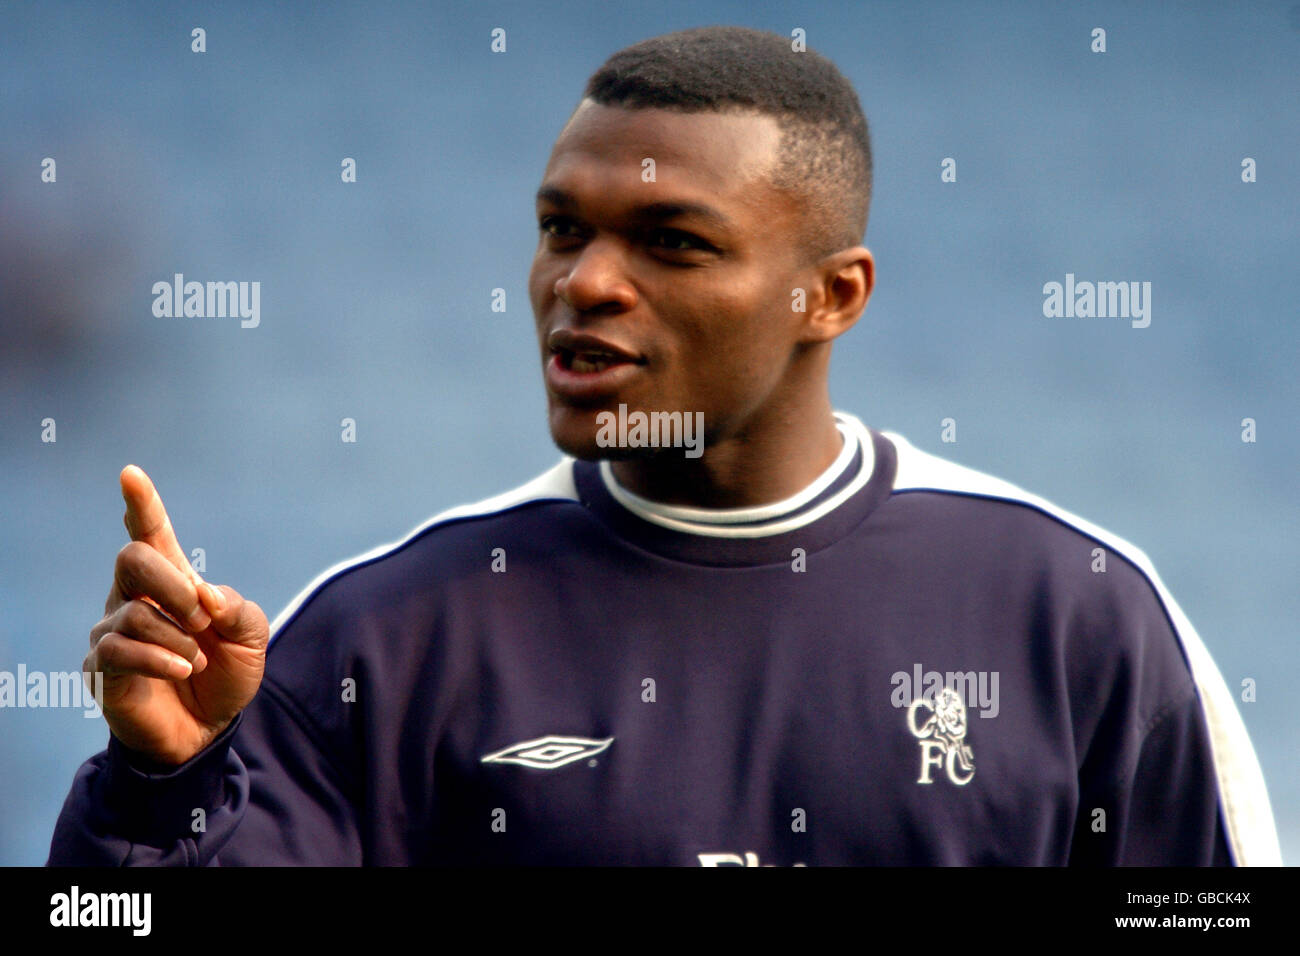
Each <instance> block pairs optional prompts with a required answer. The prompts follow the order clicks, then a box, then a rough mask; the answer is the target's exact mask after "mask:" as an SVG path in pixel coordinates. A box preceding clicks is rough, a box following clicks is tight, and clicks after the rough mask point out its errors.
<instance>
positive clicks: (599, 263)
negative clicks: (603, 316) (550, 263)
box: [554, 241, 637, 312]
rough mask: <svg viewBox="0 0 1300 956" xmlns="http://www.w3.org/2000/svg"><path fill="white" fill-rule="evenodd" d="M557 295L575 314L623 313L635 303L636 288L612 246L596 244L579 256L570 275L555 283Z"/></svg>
mask: <svg viewBox="0 0 1300 956" xmlns="http://www.w3.org/2000/svg"><path fill="white" fill-rule="evenodd" d="M554 292H555V294H556V295H557V296H558V297H559V298H560V299H562V300H563V301H564V302H566V303H568V305H569V306H570V307H571V308H572V309H573V310H574V311H575V312H595V311H602V310H603V311H610V312H621V311H626V310H628V309H631V308H632V307H633V306H634V305H635V304H636V295H637V294H636V289H635V288H634V287H633V286H632V284H631V283H630V282H628V281H627V277H626V275H625V273H624V269H623V258H622V256H621V255H620V254H619V252H618V250H617V249H616V248H615V247H614V245H613V243H609V242H604V243H602V242H600V241H594V242H591V243H588V244H587V246H586V247H585V248H584V249H583V250H582V251H581V252H580V253H579V254H578V257H577V259H575V260H574V262H573V268H571V269H570V270H569V272H568V274H567V275H563V276H561V277H560V278H558V279H556V280H555V287H554Z"/></svg>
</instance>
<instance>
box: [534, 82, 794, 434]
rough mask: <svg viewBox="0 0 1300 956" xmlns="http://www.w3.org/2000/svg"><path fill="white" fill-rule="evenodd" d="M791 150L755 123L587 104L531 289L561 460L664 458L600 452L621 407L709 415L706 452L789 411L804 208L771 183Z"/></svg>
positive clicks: (548, 201) (559, 168) (555, 186)
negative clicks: (602, 418) (607, 424)
mask: <svg viewBox="0 0 1300 956" xmlns="http://www.w3.org/2000/svg"><path fill="white" fill-rule="evenodd" d="M779 143H780V128H779V126H778V125H777V123H776V121H775V120H774V119H773V118H771V117H768V116H764V115H762V114H757V113H751V112H745V113H728V114H718V113H678V112H673V111H668V110H660V109H643V110H628V109H621V108H617V107H606V106H601V105H598V104H596V103H594V102H592V101H590V100H587V101H584V102H583V103H582V104H581V105H580V106H579V108H578V110H577V111H576V112H575V114H574V116H573V117H572V118H571V120H570V121H569V123H568V125H567V126H565V128H564V130H563V131H562V132H561V133H560V136H559V138H558V139H557V141H556V143H555V146H554V149H553V150H552V152H551V157H550V161H549V162H548V163H547V166H546V171H545V173H544V174H543V178H542V184H541V188H540V189H539V191H538V200H537V218H538V224H539V227H540V240H539V242H538V246H537V254H536V256H535V257H534V259H533V265H532V270H531V272H530V275H529V283H528V289H529V297H530V299H531V301H532V305H533V314H534V316H535V318H536V323H537V333H538V339H539V343H540V346H541V356H542V362H543V368H544V374H545V380H546V393H547V406H548V415H549V420H550V428H551V435H552V437H553V438H554V439H555V442H556V444H557V445H559V446H560V448H561V449H563V450H564V451H566V452H568V453H569V454H571V455H574V456H576V457H579V458H587V459H595V458H618V457H630V456H631V455H634V454H647V453H648V454H655V453H660V454H662V453H664V452H665V450H663V449H622V450H620V449H615V448H608V447H601V446H600V445H598V444H597V442H596V433H597V431H598V429H599V423H598V422H597V419H596V416H597V414H598V413H600V412H602V411H609V412H615V413H616V412H617V410H618V406H619V405H620V404H625V405H627V411H628V412H629V413H631V412H634V411H643V412H646V413H647V414H648V413H650V412H655V411H660V412H674V411H677V412H682V413H690V414H692V415H693V414H694V413H696V412H702V413H703V416H704V418H703V421H704V429H705V449H706V451H705V454H706V455H707V449H708V448H709V447H710V446H711V445H712V444H713V443H715V442H717V441H719V440H722V439H724V438H726V437H727V436H732V435H738V434H741V433H743V432H744V430H745V429H746V428H747V427H753V426H755V425H756V423H757V421H758V420H759V419H760V418H761V416H763V415H770V414H777V415H779V414H780V413H781V410H780V405H781V403H782V402H786V401H789V400H790V398H791V396H790V395H789V394H788V386H789V382H788V381H787V378H788V377H789V375H790V371H789V370H790V367H791V364H792V356H793V354H794V353H795V352H796V350H797V349H798V348H799V347H800V343H801V341H803V340H804V339H806V338H807V328H806V325H807V322H806V316H805V315H804V314H801V313H798V312H795V311H794V310H793V309H792V308H791V294H792V289H794V288H795V287H796V286H797V285H799V282H798V281H796V280H797V279H798V278H799V276H800V275H801V273H800V272H799V269H800V268H806V264H804V263H802V262H801V261H800V256H799V252H798V249H797V248H796V246H797V243H796V242H795V238H794V237H795V236H797V235H798V234H799V229H798V224H799V217H800V215H801V206H802V203H801V202H800V201H799V200H798V198H797V197H793V196H791V195H789V194H787V193H784V192H781V191H779V190H777V189H775V188H773V187H771V186H770V185H769V184H768V174H769V172H770V170H771V169H772V168H773V166H774V164H775V162H776V160H777V155H778V154H777V150H778V146H779ZM646 160H653V175H651V170H650V164H649V163H648V162H646ZM647 180H650V181H647ZM803 275H804V278H805V279H807V275H806V273H804V274H803ZM805 284H806V283H805ZM668 451H670V452H671V451H676V453H677V454H680V449H676V450H673V449H669V450H668Z"/></svg>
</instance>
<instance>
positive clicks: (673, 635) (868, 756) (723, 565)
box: [50, 28, 1278, 865]
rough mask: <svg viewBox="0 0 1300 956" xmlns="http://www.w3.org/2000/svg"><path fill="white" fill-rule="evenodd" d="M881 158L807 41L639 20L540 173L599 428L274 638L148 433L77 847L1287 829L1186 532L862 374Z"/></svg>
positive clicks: (540, 267)
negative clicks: (166, 488)
mask: <svg viewBox="0 0 1300 956" xmlns="http://www.w3.org/2000/svg"><path fill="white" fill-rule="evenodd" d="M870 176H871V157H870V146H869V140H868V137H867V125H866V121H865V119H864V118H863V116H862V112H861V108H860V106H859V104H858V100H857V96H856V94H855V93H854V92H853V90H852V88H851V86H850V85H849V84H848V82H847V81H846V80H845V79H844V78H843V76H841V75H840V73H839V71H838V70H836V68H835V67H834V66H833V65H832V64H831V63H830V62H829V61H827V60H825V59H823V58H821V57H820V56H818V55H817V54H815V53H812V52H802V51H795V50H792V49H791V47H790V45H789V43H788V42H787V41H786V40H784V39H783V38H781V37H778V36H774V35H770V34H764V33H759V32H757V31H752V30H746V29H740V28H707V29H699V30H689V31H684V32H681V33H676V34H670V35H668V36H664V37H658V38H655V39H652V40H649V41H646V42H644V43H641V44H637V45H635V46H633V47H630V48H628V49H626V50H623V51H620V52H619V53H617V54H615V55H614V56H613V57H611V58H610V60H608V61H607V62H606V63H605V65H604V66H602V67H601V69H600V70H598V71H597V73H596V74H594V75H593V77H592V78H591V80H590V81H589V82H588V85H587V89H586V93H585V96H584V98H583V100H582V101H581V102H580V104H579V105H578V107H577V109H576V110H575V111H574V113H573V114H572V116H571V117H570V118H569V121H568V123H567V125H566V126H565V127H564V129H563V130H562V131H561V133H560V135H559V138H558V139H557V141H556V143H555V146H554V149H553V151H552V154H551V157H550V160H549V162H548V164H547V167H546V170H545V172H544V174H543V178H542V183H541V187H540V189H539V190H538V194H537V215H538V223H539V227H540V230H541V237H540V241H539V245H538V250H537V254H536V257H535V259H534V262H533V266H532V272H531V276H530V281H529V289H530V296H531V299H532V304H533V309H534V313H535V317H536V323H537V332H538V338H539V344H540V349H541V356H542V361H543V364H544V374H545V379H546V386H547V401H548V412H549V424H550V429H551V434H552V436H553V437H554V439H555V441H556V443H557V444H558V445H559V447H560V448H561V449H562V450H563V451H564V452H566V453H567V454H566V456H565V457H564V459H563V460H562V461H561V462H560V463H559V464H558V465H556V466H555V467H554V468H552V469H550V470H549V471H547V472H546V473H544V474H542V475H541V476H539V477H537V478H536V479H535V480H533V481H531V482H529V483H528V484H526V485H524V486H523V487H521V488H518V489H516V490H515V491H513V492H508V493H506V494H504V495H501V496H499V497H496V498H492V499H489V500H487V501H484V502H480V503H479V504H477V505H472V506H468V507H463V508H459V509H455V510H453V511H449V512H446V513H444V514H442V515H439V516H437V517H436V518H434V519H432V520H431V521H430V522H428V523H427V524H425V525H424V526H422V527H421V528H419V529H417V530H416V531H415V532H414V533H413V534H412V535H411V536H409V537H408V538H407V539H405V540H404V541H402V542H399V543H397V544H395V545H392V546H389V547H385V548H380V549H377V550H375V551H372V552H370V553H369V554H366V555H363V556H361V557H360V558H358V559H356V560H354V561H351V562H348V563H346V564H344V565H340V566H338V567H336V568H334V569H331V570H330V571H328V572H326V573H325V574H324V575H322V576H321V577H320V578H318V579H317V581H315V582H314V583H313V584H312V585H311V586H310V587H308V588H307V589H306V590H305V591H304V592H303V593H302V594H301V595H299V597H298V598H297V599H295V600H294V601H293V603H292V604H291V605H290V606H289V607H288V608H287V609H285V611H284V612H283V613H281V615H280V616H279V617H278V618H277V619H276V621H275V623H274V625H273V626H272V627H270V628H269V631H270V633H271V634H272V635H273V636H272V638H271V639H270V642H269V652H268V625H267V623H266V618H265V616H264V615H263V614H262V613H261V611H260V610H259V609H258V608H257V607H256V606H255V605H253V604H251V603H249V602H246V601H244V600H243V598H242V597H241V596H240V595H239V594H238V593H237V592H235V591H234V590H233V589H232V588H229V587H222V588H213V587H212V586H211V585H208V584H206V583H204V582H202V581H200V580H199V578H198V576H197V575H196V574H195V573H194V572H193V571H192V570H191V569H190V567H189V565H188V563H187V562H186V560H185V552H184V551H183V549H181V547H180V546H179V544H178V543H177V542H176V539H175V536H174V534H173V532H172V529H171V524H170V522H169V520H168V518H167V515H166V512H165V510H164V508H163V505H162V502H161V500H160V499H159V497H158V495H157V493H156V492H155V491H154V489H153V487H152V485H151V483H150V482H149V480H148V478H147V477H146V476H145V475H144V474H143V472H141V471H139V470H138V469H135V468H128V469H127V470H126V471H124V472H123V475H122V487H123V494H124V497H125V499H126V502H127V513H126V524H127V529H128V531H129V532H130V534H131V537H132V539H133V540H132V543H131V544H129V545H127V547H126V548H124V549H123V551H122V552H121V553H120V554H119V556H118V559H117V565H116V571H115V576H114V585H113V590H112V592H111V594H110V597H109V601H108V606H107V609H106V616H105V617H104V619H103V620H102V621H101V622H100V623H99V624H98V625H96V627H95V628H94V629H93V630H92V632H91V645H92V646H91V652H90V654H89V656H88V657H87V660H86V664H85V669H86V670H89V671H98V670H103V671H104V672H105V674H106V679H105V700H104V711H105V715H106V717H107V719H108V723H109V726H110V729H111V731H112V736H111V738H110V743H109V747H108V749H107V750H106V751H105V752H104V753H101V754H99V755H97V756H96V757H94V758H92V759H91V760H90V761H88V762H87V763H86V764H85V765H84V766H83V767H82V768H81V770H80V771H79V773H78V775H77V778H76V780H75V782H74V785H73V790H72V793H71V794H70V796H69V798H68V800H67V803H66V804H65V807H64V810H63V813H62V815H61V816H60V819H59V822H58V824H57V826H56V830H55V834H54V839H53V844H52V848H51V855H50V861H51V862H52V863H56V864H61V863H100V864H113V865H118V864H123V863H168V864H210V863H214V862H216V863H222V864H227V865H228V864H252V863H275V864H283V863H310V864H416V863H455V864H459V863H593V864H624V863H633V864H696V865H698V864H705V865H735V864H739V865H762V864H783V865H799V864H807V865H812V864H1048V865H1063V864H1129V863H1139V864H1171V865H1172V864H1179V865H1181V864H1192V865H1206V864H1230V863H1238V864H1242V863H1272V862H1277V859H1278V850H1277V839H1276V835H1275V833H1274V830H1273V822H1272V817H1271V812H1270V810H1269V806H1268V798H1267V795H1266V793H1265V790H1264V785H1263V780H1262V776H1261V774H1260V772H1259V767H1258V764H1257V762H1256V759H1255V755H1254V753H1253V751H1252V749H1251V746H1250V742H1249V740H1248V739H1247V737H1246V734H1245V730H1244V727H1243V725H1242V723H1241V720H1240V718H1239V716H1238V715H1237V713H1236V711H1235V708H1234V705H1233V702H1232V700H1231V697H1230V696H1229V694H1228V692H1227V690H1226V687H1225V685H1224V683H1223V680H1222V678H1221V677H1220V675H1219V674H1218V673H1217V671H1216V670H1215V667H1214V664H1213V663H1212V661H1211V660H1210V658H1209V657H1208V655H1207V653H1206V651H1205V649H1204V646H1203V645H1202V644H1201V642H1200V640H1199V638H1198V637H1197V635H1196V633H1195V631H1194V630H1193V629H1192V627H1191V625H1190V624H1189V623H1188V622H1187V620H1186V618H1185V617H1184V616H1183V614H1182V612H1181V611H1180V610H1179V609H1178V607H1177V605H1176V604H1175V603H1174V601H1173V599H1172V598H1171V597H1170V596H1169V595H1168V594H1167V593H1166V591H1165V590H1164V588H1163V586H1162V585H1161V583H1160V581H1159V579H1158V578H1157V577H1156V575H1155V572H1154V570H1153V569H1152V568H1151V566H1150V563H1149V562H1148V561H1147V559H1146V557H1145V556H1144V555H1143V554H1142V553H1141V552H1140V551H1138V550H1137V549H1135V548H1133V547H1132V546H1131V545H1129V544H1127V543H1126V542H1123V541H1121V540H1119V539H1117V538H1115V537H1114V536H1113V535H1110V534H1109V533H1107V532H1105V531H1103V530H1101V529H1099V528H1096V527H1094V526H1093V525H1091V524H1089V523H1087V522H1085V521H1083V520H1082V519H1079V518H1076V517H1074V516H1072V515H1069V514H1067V513H1065V512H1063V511H1061V510H1060V509H1058V508H1056V507H1055V506H1053V505H1051V504H1050V503H1048V502H1045V501H1042V500H1041V499H1039V498H1036V497H1034V496H1032V495H1029V494H1027V493H1026V492H1024V491H1022V490H1020V489H1018V488H1016V487H1014V486H1012V485H1009V484H1007V483H1005V482H1002V481H999V480H998V479H995V478H992V477H989V476H987V475H983V474H980V473H978V472H974V471H971V470H969V469H966V468H963V467H960V466H957V465H955V464H951V463H948V462H945V461H942V460H940V459H938V458H935V457H933V456H930V455H928V454H926V453H924V452H921V451H919V450H918V449H916V448H914V447H913V446H912V445H910V444H909V443H908V442H907V441H906V440H904V439H903V438H902V436H899V435H896V434H893V433H885V432H881V431H877V430H875V429H871V428H868V427H866V426H864V425H863V424H862V423H861V422H860V421H858V420H857V419H856V418H854V417H853V416H851V415H847V414H843V413H837V412H835V411H833V410H832V407H831V404H830V401H829V398H828V391H827V377H828V368H829V359H830V351H831V344H832V342H833V340H834V339H835V338H836V337H838V336H839V335H841V334H842V333H843V332H845V331H846V330H847V329H848V328H849V327H850V326H852V325H853V323H854V322H855V321H856V320H857V318H858V316H859V315H860V314H861V312H862V310H863V308H864V307H865V305H866V302H867V298H868V297H869V295H870V293H871V289H872V286H873V283H874V264H873V261H872V257H871V253H870V252H869V251H868V250H867V249H866V248H864V247H863V246H861V245H860V244H859V243H860V241H861V239H862V236H863V234H864V231H865V227H866V219H867V205H868V199H869V194H870ZM1099 561H1100V562H1102V563H1101V565H1100V566H1101V567H1104V571H1103V572H1100V573H1099V572H1098V570H1097V569H1098V566H1099V564H1098V563H1099Z"/></svg>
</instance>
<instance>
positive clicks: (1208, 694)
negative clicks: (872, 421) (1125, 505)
mask: <svg viewBox="0 0 1300 956" xmlns="http://www.w3.org/2000/svg"><path fill="white" fill-rule="evenodd" d="M884 435H885V437H886V438H888V439H889V440H890V441H891V442H893V443H894V447H895V448H896V449H897V451H898V474H897V477H896V478H895V481H894V491H896V492H898V491H906V490H908V489H913V490H922V489H932V490H934V491H953V492H960V493H967V494H973V495H980V496H983V497H989V498H1004V499H1007V500H1010V501H1017V502H1022V503H1024V504H1029V505H1033V506H1034V507H1036V508H1039V509H1041V510H1042V511H1045V512H1046V513H1048V514H1050V515H1052V516H1053V517H1056V518H1059V519H1060V520H1061V521H1064V522H1065V523H1066V524H1069V525H1071V526H1073V527H1075V528H1077V529H1079V530H1080V531H1082V532H1084V533H1085V534H1087V535H1090V536H1091V537H1094V538H1096V539H1097V540H1098V541H1101V542H1103V543H1105V544H1106V546H1107V547H1109V548H1110V549H1111V550H1112V551H1115V552H1117V553H1119V554H1121V555H1123V556H1124V557H1125V558H1127V559H1128V560H1130V561H1132V562H1133V564H1135V565H1136V566H1137V567H1138V568H1140V569H1141V570H1142V573H1143V574H1145V575H1146V576H1147V579H1148V580H1149V581H1150V582H1151V584H1152V586H1153V587H1154V588H1155V590H1156V593H1157V594H1158V595H1159V597H1160V600H1161V602H1163V604H1164V606H1165V611H1166V612H1167V613H1168V614H1169V618H1170V620H1171V621H1173V624H1174V633H1175V634H1176V635H1177V637H1178V639H1179V640H1180V641H1181V642H1182V645H1183V648H1184V649H1185V650H1186V652H1187V659H1188V662H1189V663H1190V665H1191V669H1192V680H1193V681H1194V682H1195V684H1196V687H1197V690H1198V691H1199V696H1200V699H1201V706H1202V708H1203V709H1204V711H1205V720H1206V724H1207V725H1208V727H1209V731H1210V749H1211V752H1212V754H1213V758H1214V769H1215V774H1216V776H1217V777H1218V780H1219V797H1220V802H1221V805H1222V807H1223V815H1224V819H1225V820H1226V821H1227V828H1228V833H1227V836H1228V848H1229V849H1230V850H1231V851H1232V855H1233V859H1234V860H1235V862H1236V863H1237V865H1238V866H1281V865H1282V850H1281V847H1280V845H1279V843H1278V838H1277V829H1276V826H1275V824H1274V822H1273V810H1272V807H1271V806H1270V804H1269V799H1268V790H1267V788H1266V787H1265V785H1264V773H1263V771H1262V770H1261V769H1260V766H1259V758H1258V757H1257V756H1256V754H1255V749H1254V747H1253V746H1251V742H1250V736H1249V735H1248V734H1247V733H1246V725H1245V723H1244V722H1243V721H1242V719H1241V714H1240V713H1239V712H1238V711H1237V707H1236V704H1235V703H1234V701H1233V699H1232V694H1231V693H1230V692H1229V690H1228V686H1227V684H1226V683H1224V680H1223V675H1222V674H1220V673H1219V669H1218V667H1217V666H1215V663H1214V660H1213V658H1211V656H1210V652H1209V650H1208V649H1207V648H1206V647H1205V644H1204V642H1203V641H1202V640H1201V638H1200V635H1198V634H1197V633H1196V629H1195V628H1194V627H1192V622H1191V621H1189V620H1188V619H1187V615H1186V614H1184V613H1183V610H1182V608H1180V607H1179V606H1178V603H1177V602H1176V601H1175V600H1174V598H1173V595H1171V594H1170V593H1169V591H1168V590H1166V588H1165V585H1164V582H1162V581H1161V580H1160V576H1159V575H1158V574H1156V569H1155V567H1154V566H1153V565H1152V564H1151V559H1150V558H1148V557H1147V556H1146V554H1145V553H1143V551H1142V550H1141V549H1140V548H1138V547H1137V546H1135V545H1133V544H1131V543H1129V542H1128V541H1125V540H1124V539H1123V538H1120V537H1118V536H1116V535H1114V534H1111V533H1110V532H1109V531H1106V530H1105V529H1103V528H1099V527H1097V525H1095V524H1092V523H1091V522H1089V521H1085V520H1084V519H1083V518H1080V517H1079V516H1078V515H1075V514H1071V513H1070V512H1068V511H1065V510H1064V509H1062V508H1058V507H1057V506H1056V505H1054V504H1052V503H1051V502H1050V501H1046V500H1045V499H1043V498H1040V497H1038V496H1037V495H1032V494H1030V493H1029V492H1027V491H1025V490H1024V489H1022V488H1019V487H1017V486H1016V485H1013V484H1011V483H1010V482H1007V481H1003V480H1002V479H1001V478H995V477H993V476H992V475H987V474H985V473H984V472H981V471H976V470H975V469H973V468H967V467H965V466H964V465H958V464H956V463H955V462H950V461H947V460H945V459H943V458H939V457H937V456H935V455H931V454H930V453H928V452H925V451H921V450H920V449H919V448H916V447H915V446H913V445H912V444H911V443H910V442H908V441H907V439H906V438H904V437H903V436H902V435H899V434H897V433H896V432H890V431H886V432H884Z"/></svg>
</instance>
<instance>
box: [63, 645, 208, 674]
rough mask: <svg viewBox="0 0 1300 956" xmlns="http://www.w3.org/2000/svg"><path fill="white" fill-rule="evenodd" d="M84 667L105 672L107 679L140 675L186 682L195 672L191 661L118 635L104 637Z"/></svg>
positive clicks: (156, 646) (92, 670)
mask: <svg viewBox="0 0 1300 956" xmlns="http://www.w3.org/2000/svg"><path fill="white" fill-rule="evenodd" d="M82 666H83V667H85V668H86V669H87V670H88V671H90V672H91V673H94V672H95V671H103V673H104V674H105V676H110V675H111V676H117V675H120V674H138V675H140V676H141V677H157V678H159V679H160V680H184V679H185V678H187V677H189V676H190V674H191V673H193V670H194V669H193V668H192V667H191V666H190V662H189V661H187V660H185V658H183V657H178V656H177V655H175V654H173V653H171V651H168V650H167V649H166V648H162V647H159V646H158V645H157V644H146V643H145V642H143V641H135V640H132V639H131V638H129V637H127V636H126V635H125V634H117V633H109V634H105V635H104V636H103V637H101V638H100V639H99V643H98V644H96V645H95V649H94V650H93V651H91V652H90V656H89V657H87V658H86V663H85V664H83V665H82Z"/></svg>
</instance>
